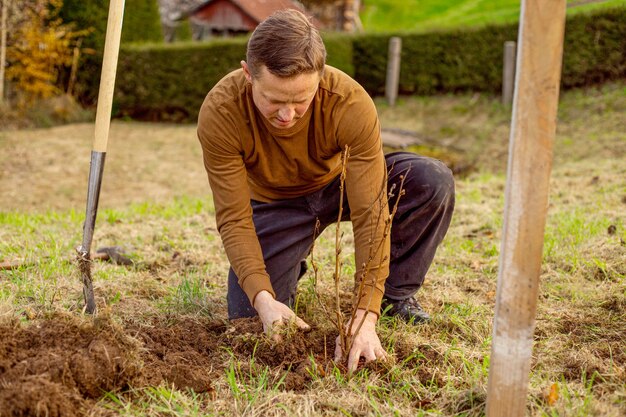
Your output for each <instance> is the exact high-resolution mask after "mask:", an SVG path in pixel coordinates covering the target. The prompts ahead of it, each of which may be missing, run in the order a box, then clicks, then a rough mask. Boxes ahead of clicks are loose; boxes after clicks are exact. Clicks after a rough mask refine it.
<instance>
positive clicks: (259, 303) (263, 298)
mask: <svg viewBox="0 0 626 417" xmlns="http://www.w3.org/2000/svg"><path fill="white" fill-rule="evenodd" d="M254 308H255V309H256V311H257V313H259V318H260V319H261V322H262V323H263V331H265V333H266V334H267V335H268V336H271V337H272V338H273V339H274V341H276V342H281V341H282V339H281V337H280V334H279V332H278V330H279V329H280V328H281V327H282V326H284V325H285V324H288V323H290V322H294V323H295V324H296V326H298V328H299V329H302V330H310V329H311V326H309V325H308V324H306V323H305V321H304V320H302V319H301V318H300V317H298V316H296V314H295V313H294V312H293V311H292V310H291V309H290V308H289V307H287V306H286V305H285V304H283V303H281V302H280V301H276V300H275V299H274V297H272V294H270V293H269V292H268V291H265V290H263V291H261V292H260V293H258V294H257V295H256V297H255V298H254Z"/></svg>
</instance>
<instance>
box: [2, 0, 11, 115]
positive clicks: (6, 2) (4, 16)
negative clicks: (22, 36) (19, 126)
mask: <svg viewBox="0 0 626 417" xmlns="http://www.w3.org/2000/svg"><path fill="white" fill-rule="evenodd" d="M9 1H10V0H2V16H1V17H0V104H4V68H5V66H6V60H7V13H8V12H9V7H8V5H9Z"/></svg>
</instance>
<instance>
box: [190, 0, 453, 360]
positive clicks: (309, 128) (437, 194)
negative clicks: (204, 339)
mask: <svg viewBox="0 0 626 417" xmlns="http://www.w3.org/2000/svg"><path fill="white" fill-rule="evenodd" d="M325 60H326V50H325V47H324V44H323V42H322V39H321V37H320V35H319V32H318V31H317V30H316V29H315V27H314V26H312V24H311V23H310V22H309V20H308V19H307V18H306V17H305V16H304V15H303V14H302V13H300V12H298V11H295V10H287V11H280V12H277V13H275V14H273V15H272V16H270V17H269V18H267V19H266V20H265V21H263V22H262V23H261V24H260V25H259V26H258V27H257V28H256V30H255V31H254V33H253V34H252V36H251V38H250V40H249V42H248V49H247V54H246V61H242V62H241V66H242V68H241V69H239V70H236V71H234V72H232V73H230V74H228V75H227V76H226V77H224V78H223V79H222V80H221V81H220V82H219V83H218V84H217V85H216V86H215V87H214V88H213V89H212V90H211V91H210V92H209V94H208V95H207V97H206V99H205V101H204V104H203V105H202V108H201V110H200V115H199V121H198V137H199V139H200V143H201V145H202V150H203V156H204V165H205V168H206V170H207V173H208V177H209V183H210V185H211V189H212V191H213V197H214V203H215V209H216V219H217V227H218V230H219V232H220V235H221V237H222V241H223V244H224V248H225V250H226V254H227V256H228V259H229V261H230V264H231V270H230V273H229V276H228V295H227V300H228V313H229V318H230V319H235V318H240V317H250V316H253V315H255V314H258V315H259V318H260V319H261V321H262V323H263V327H264V329H265V331H266V332H270V331H271V330H272V328H274V329H275V328H276V327H277V326H281V325H283V324H284V323H286V322H288V321H294V322H295V323H296V324H297V325H298V326H299V327H300V328H303V329H306V328H308V324H307V323H305V322H304V321H303V320H302V319H300V318H299V317H297V316H296V315H295V313H294V312H293V311H292V310H291V309H290V307H291V306H292V304H293V302H294V299H295V294H296V287H297V283H298V280H299V279H300V277H301V276H302V275H303V274H304V271H305V268H306V264H305V263H304V262H303V259H305V258H306V256H307V255H308V253H309V251H310V249H311V245H312V243H313V239H314V233H315V230H314V229H315V224H316V221H317V220H319V222H320V229H321V230H323V229H324V228H325V227H327V226H328V225H330V224H332V223H333V222H336V220H337V217H338V212H339V199H340V186H339V175H340V173H341V169H342V164H341V154H342V151H343V150H344V149H345V148H346V147H348V148H349V152H350V157H349V159H348V161H347V165H346V170H347V173H346V177H345V196H346V198H345V199H344V203H343V208H344V210H343V220H351V221H352V224H353V230H354V241H355V265H356V267H357V272H356V279H357V281H360V280H361V279H362V280H363V291H362V292H361V294H360V298H359V299H356V300H355V303H357V304H356V305H357V306H358V310H357V314H356V321H355V322H356V323H360V322H361V320H362V319H363V320H364V322H363V325H362V327H361V328H360V330H359V331H358V332H356V335H355V338H354V341H353V343H352V345H351V346H352V347H351V350H350V352H348V368H349V369H350V370H354V369H356V366H357V364H358V361H359V358H360V357H365V359H366V360H374V359H379V358H384V357H385V351H384V349H383V348H382V346H381V342H380V339H379V338H378V335H377V334H376V330H375V325H376V322H377V320H378V317H379V314H380V309H381V303H382V305H383V308H384V309H386V311H388V312H389V313H390V314H395V315H398V316H400V317H401V318H403V319H405V320H407V321H411V322H421V321H426V320H428V314H426V313H425V312H424V311H423V310H422V309H421V307H420V306H419V304H418V303H417V302H416V301H415V299H414V298H413V296H414V294H415V293H416V291H417V290H418V289H419V287H420V286H421V284H422V282H423V280H424V277H425V275H426V271H427V269H428V267H429V265H430V263H431V262H432V260H433V257H434V255H435V251H436V248H437V246H438V245H439V243H440V242H441V240H442V239H443V237H444V235H445V233H446V231H447V228H448V225H449V223H450V218H451V216H452V211H453V207H454V182H453V179H452V175H451V172H450V170H449V169H448V168H447V167H445V165H443V164H442V163H441V162H439V161H436V160H433V159H429V158H424V157H419V156H417V155H414V154H409V153H396V154H391V155H388V156H387V157H385V155H384V154H383V150H382V143H381V137H380V124H379V120H378V116H377V114H376V108H375V106H374V103H373V101H372V100H371V98H370V97H369V96H368V95H367V93H366V92H365V91H364V90H363V88H362V87H361V86H360V85H359V84H358V83H357V82H356V81H354V80H353V79H351V78H350V77H349V76H347V75H346V74H344V73H342V72H341V71H339V70H337V69H335V68H332V67H330V66H327V65H325ZM392 166H393V168H392ZM388 170H390V173H389V175H387V172H388ZM387 177H389V178H387ZM401 178H403V179H404V187H403V188H404V189H405V194H404V195H402V196H401V198H400V201H399V205H398V211H397V213H396V215H395V218H394V221H393V227H392V229H391V238H389V235H388V234H386V233H385V228H386V225H385V220H386V219H388V216H389V205H391V207H393V203H392V204H387V189H388V188H389V189H390V190H392V193H395V195H396V197H395V198H397V197H398V195H399V194H400V192H399V191H400V190H399V189H398V187H399V186H400V183H401ZM391 184H395V186H392V185H391ZM394 190H395V191H394ZM394 201H395V200H394ZM388 276H389V279H387V277H388ZM383 297H384V298H385V300H384V302H383ZM355 330H356V326H354V328H353V334H354V333H355ZM338 346H339V343H338ZM342 353H343V352H341V350H340V347H338V350H337V351H336V356H337V357H340V356H341V354H342Z"/></svg>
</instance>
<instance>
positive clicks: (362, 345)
mask: <svg viewBox="0 0 626 417" xmlns="http://www.w3.org/2000/svg"><path fill="white" fill-rule="evenodd" d="M363 317H365V321H363V325H362V326H361V328H360V329H359V331H358V333H357V335H356V337H354V341H353V342H352V347H351V348H350V352H349V354H348V372H353V371H355V370H356V368H357V366H358V364H359V359H360V358H361V356H363V357H364V358H365V361H366V362H369V361H373V360H376V359H387V352H385V349H383V346H382V345H381V343H380V339H379V338H378V335H377V334H376V321H378V316H377V315H376V314H374V313H372V312H368V311H367V310H363V309H358V310H357V311H356V315H355V317H354V322H352V323H348V324H347V327H348V328H349V329H350V332H349V333H350V335H354V334H355V333H356V331H357V329H358V327H359V324H360V323H361V320H362V319H363ZM335 343H336V346H335V362H339V361H340V360H341V357H342V353H343V352H342V350H341V339H340V337H339V336H337V340H336V342H335Z"/></svg>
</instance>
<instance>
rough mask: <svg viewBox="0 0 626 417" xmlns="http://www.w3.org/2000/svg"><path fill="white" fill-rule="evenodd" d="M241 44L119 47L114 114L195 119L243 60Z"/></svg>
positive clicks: (243, 41)
mask: <svg viewBox="0 0 626 417" xmlns="http://www.w3.org/2000/svg"><path fill="white" fill-rule="evenodd" d="M245 54H246V42H245V40H242V39H234V40H220V41H216V42H211V43H204V42H202V43H201V42H184V43H173V44H165V45H163V44H160V45H152V46H151V45H143V46H123V47H122V49H121V51H120V57H119V64H118V70H117V81H116V88H115V108H116V109H118V112H119V114H121V115H124V116H130V117H134V118H141V119H148V120H169V121H184V120H195V118H196V116H197V113H198V110H199V109H200V105H201V104H202V101H203V100H204V97H205V96H206V94H207V92H208V91H209V90H210V89H211V87H212V86H213V85H215V84H216V83H217V82H218V81H219V80H220V79H221V78H222V77H223V76H224V75H225V74H227V73H228V72H230V71H232V70H234V69H236V68H239V67H240V65H239V62H240V61H241V60H242V59H245Z"/></svg>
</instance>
